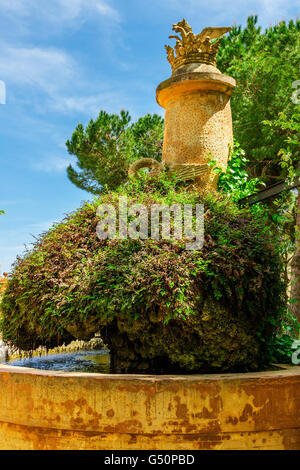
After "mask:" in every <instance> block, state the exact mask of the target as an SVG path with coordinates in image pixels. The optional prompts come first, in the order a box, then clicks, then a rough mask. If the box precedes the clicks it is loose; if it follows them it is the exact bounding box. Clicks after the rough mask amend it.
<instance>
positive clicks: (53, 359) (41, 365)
mask: <svg viewBox="0 0 300 470" xmlns="http://www.w3.org/2000/svg"><path fill="white" fill-rule="evenodd" d="M6 364H9V365H10V366H19V367H30V368H32V369H43V370H58V371H65V372H98V373H102V374H109V373H111V370H110V356H109V351H107V350H103V349H101V350H96V351H76V352H69V353H68V352H67V353H60V354H48V355H43V356H40V357H38V356H35V357H32V358H26V359H12V360H10V361H7V362H6Z"/></svg>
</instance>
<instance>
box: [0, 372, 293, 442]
mask: <svg viewBox="0 0 300 470" xmlns="http://www.w3.org/2000/svg"><path fill="white" fill-rule="evenodd" d="M282 367H283V366H282ZM0 449H19V450H23V449H36V450H37V449H48V450H54V449H72V450H73V449H74V450H75V449H105V450H122V449H139V450H141V449H150V450H155V449H159V450H165V449H167V450H198V449H300V367H298V366H294V367H283V368H282V369H280V370H272V371H266V372H256V373H244V374H207V375H134V374H128V375H125V374H95V373H76V372H57V371H46V370H37V369H31V368H25V367H15V366H9V365H1V366H0Z"/></svg>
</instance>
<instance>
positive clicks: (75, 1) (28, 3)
mask: <svg viewBox="0 0 300 470" xmlns="http://www.w3.org/2000/svg"><path fill="white" fill-rule="evenodd" d="M0 11H2V12H3V13H7V14H14V15H16V16H21V17H24V16H27V17H30V18H32V17H33V16H34V17H36V18H38V19H40V20H41V21H48V22H53V21H55V22H56V23H62V22H64V23H68V22H72V21H73V20H75V19H76V20H78V19H80V20H82V19H83V18H86V17H89V16H92V15H95V13H96V14H98V15H99V17H103V18H105V19H106V20H107V19H109V20H113V21H120V14H119V12H118V11H117V10H116V9H115V8H113V7H112V6H111V5H110V1H109V0H51V1H49V0H1V2H0Z"/></svg>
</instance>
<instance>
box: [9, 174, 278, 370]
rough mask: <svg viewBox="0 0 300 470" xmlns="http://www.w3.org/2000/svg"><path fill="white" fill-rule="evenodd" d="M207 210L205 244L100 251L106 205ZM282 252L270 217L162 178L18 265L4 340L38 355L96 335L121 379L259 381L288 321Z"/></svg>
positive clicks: (51, 239) (118, 245)
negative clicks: (127, 374)
mask: <svg viewBox="0 0 300 470" xmlns="http://www.w3.org/2000/svg"><path fill="white" fill-rule="evenodd" d="M120 195H127V196H128V201H129V203H143V204H145V205H146V206H147V207H149V206H150V205H151V204H153V203H166V204H168V205H170V204H173V203H189V204H196V203H203V204H204V210H205V243H204V246H203V249H202V250H199V251H187V250H186V249H185V240H183V239H182V240H153V239H146V240H132V239H126V240H118V239H115V240H109V239H108V240H99V239H98V238H97V235H96V225H97V221H98V218H97V216H96V208H97V206H98V205H99V203H110V204H113V205H114V206H115V207H116V209H117V208H118V197H119V196H120ZM282 269H283V266H282V261H281V259H280V255H279V247H278V245H277V242H276V240H275V238H274V237H273V235H272V232H271V231H270V230H269V229H268V226H267V225H266V221H265V219H264V217H263V216H256V217H253V216H252V215H251V213H250V212H249V211H248V210H247V209H240V208H238V207H237V205H236V204H235V203H234V202H232V201H230V200H228V198H226V197H225V196H224V195H222V194H220V193H216V194H209V195H201V194H198V193H197V192H196V191H195V190H193V189H191V188H187V187H186V185H185V184H184V183H180V182H176V180H175V179H174V180H169V179H167V178H165V177H164V176H162V177H159V178H156V179H154V178H151V179H150V178H147V177H146V176H141V178H140V179H138V180H134V181H131V182H129V183H127V184H125V185H124V186H122V187H120V188H119V189H118V190H116V191H114V192H110V193H106V194H103V195H102V196H101V197H100V199H95V200H94V201H93V202H91V203H85V204H84V205H83V206H82V207H80V208H79V209H78V210H77V211H76V212H74V213H72V214H70V215H69V216H68V217H67V218H66V219H65V220H63V221H62V222H61V223H59V224H56V225H54V226H53V227H52V228H51V229H50V230H49V231H48V232H47V233H46V234H44V235H43V236H42V237H41V238H40V239H39V240H38V241H37V243H36V244H35V246H34V247H33V249H32V251H30V252H28V253H27V254H25V256H23V257H20V258H19V259H18V260H17V262H16V263H15V266H14V269H13V272H12V275H11V277H10V280H9V282H8V287H7V289H6V292H5V295H4V298H3V301H2V305H1V309H2V316H3V318H2V324H1V328H2V334H3V339H4V340H5V341H7V342H11V343H13V344H14V345H16V346H18V347H20V348H25V349H32V348H35V347H37V346H39V345H41V344H43V345H51V346H52V345H53V344H55V343H59V342H62V341H63V340H64V338H66V337H68V336H70V337H76V338H79V339H89V338H91V337H92V335H93V334H94V333H95V332H97V331H100V332H101V335H102V337H103V340H104V342H105V343H106V344H107V345H108V346H109V348H110V351H111V354H112V360H113V365H114V367H115V368H117V369H119V370H121V371H123V372H124V371H140V372H146V371H148V372H149V371H151V372H159V371H163V372H182V371H186V372H196V371H197V372H217V371H247V370H258V369H259V368H261V367H263V366H265V365H267V364H268V363H269V362H270V360H271V359H272V360H273V359H274V350H273V348H274V341H275V338H276V336H277V335H278V333H280V331H281V328H282V321H283V319H284V316H285V314H286V313H285V312H286V283H285V281H284V280H283V277H282Z"/></svg>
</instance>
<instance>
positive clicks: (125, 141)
mask: <svg viewBox="0 0 300 470" xmlns="http://www.w3.org/2000/svg"><path fill="white" fill-rule="evenodd" d="M130 121H131V117H130V115H129V113H128V112H125V111H123V110H122V111H121V112H120V116H118V115H117V114H108V113H107V112H105V111H101V112H100V113H99V116H98V118H97V119H96V120H93V119H91V120H90V122H89V124H88V125H87V126H86V128H84V126H83V125H82V124H78V126H77V127H76V130H75V131H74V133H73V135H72V138H71V140H68V141H67V142H66V146H67V149H68V152H69V153H70V154H72V155H75V156H76V157H77V161H76V163H77V166H78V168H79V169H80V171H78V170H76V169H74V168H73V167H72V166H71V165H70V166H69V167H68V169H67V174H68V177H69V179H70V180H71V181H72V183H74V184H75V185H76V186H78V187H79V188H81V189H84V190H86V191H88V192H91V193H93V194H99V193H101V192H103V191H105V190H112V189H116V188H117V187H118V186H119V185H120V184H121V183H123V182H124V181H126V179H127V172H128V167H129V165H130V163H132V162H133V161H135V160H138V159H140V158H148V157H151V158H156V159H158V160H160V159H161V148H162V136H163V124H164V121H163V119H162V118H161V117H160V116H158V115H156V114H154V115H150V114H147V115H146V116H144V117H142V118H140V119H138V120H137V121H136V122H135V123H132V124H130Z"/></svg>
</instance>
